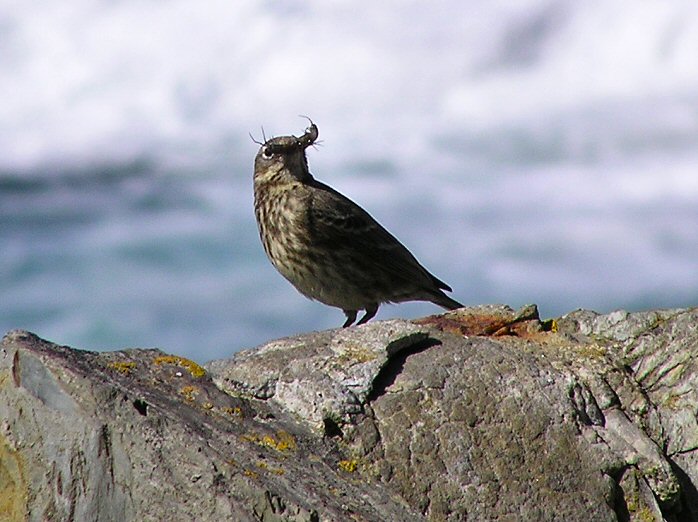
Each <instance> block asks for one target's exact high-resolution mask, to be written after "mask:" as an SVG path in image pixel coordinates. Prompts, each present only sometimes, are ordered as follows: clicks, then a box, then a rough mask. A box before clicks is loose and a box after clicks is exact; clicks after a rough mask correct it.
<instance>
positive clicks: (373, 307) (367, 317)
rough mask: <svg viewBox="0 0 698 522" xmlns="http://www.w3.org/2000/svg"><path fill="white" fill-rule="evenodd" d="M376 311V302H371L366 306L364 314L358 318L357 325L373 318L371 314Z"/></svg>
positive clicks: (374, 313)
mask: <svg viewBox="0 0 698 522" xmlns="http://www.w3.org/2000/svg"><path fill="white" fill-rule="evenodd" d="M376 312H378V305H377V304H372V305H369V306H367V307H366V314H365V315H364V316H363V317H362V318H361V319H360V320H359V322H358V323H356V324H357V325H359V324H364V323H367V322H369V321H370V320H371V319H373V316H374V315H376Z"/></svg>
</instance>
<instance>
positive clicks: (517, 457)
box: [0, 306, 698, 522]
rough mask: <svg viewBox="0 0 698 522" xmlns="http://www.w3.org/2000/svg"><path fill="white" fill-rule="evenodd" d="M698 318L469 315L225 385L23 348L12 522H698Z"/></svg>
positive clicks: (1, 410)
mask: <svg viewBox="0 0 698 522" xmlns="http://www.w3.org/2000/svg"><path fill="white" fill-rule="evenodd" d="M696 352H698V309H686V310H663V311H651V312H642V313H632V314H629V313H626V312H614V313H612V314H607V315H599V314H596V313H594V312H589V311H581V310H580V311H576V312H572V313H570V314H568V315H566V316H564V317H561V318H558V319H556V320H550V321H540V320H539V318H538V314H537V310H536V309H535V307H534V306H529V307H524V308H523V309H521V310H519V311H517V312H515V311H513V310H511V309H509V308H507V307H503V306H483V307H475V308H466V309H461V310H456V311H453V312H449V313H446V314H443V315H438V316H431V317H427V318H424V319H421V320H418V321H411V322H410V321H397V320H395V321H383V322H374V323H369V324H367V325H363V326H360V327H354V328H349V329H343V330H342V329H338V330H329V331H325V332H317V333H312V334H309V335H305V336H299V337H295V338H288V339H281V340H278V341H274V342H272V343H269V344H267V345H265V346H262V347H259V348H256V349H252V350H248V351H244V352H239V353H237V354H235V355H234V356H233V357H232V358H230V359H227V360H222V361H214V362H211V363H209V364H208V365H206V366H205V369H206V371H204V369H203V368H201V367H200V366H198V365H196V364H195V363H193V362H191V361H188V360H186V359H183V358H180V357H176V356H170V355H166V354H164V353H162V352H159V351H157V350H125V351H120V352H109V353H95V352H87V351H80V350H73V349H70V348H67V347H61V346H57V345H54V344H51V343H48V342H46V341H43V340H41V339H39V338H38V337H36V336H34V335H33V334H30V333H27V332H21V331H15V332H11V333H10V334H8V335H7V336H6V337H5V338H4V340H3V344H2V347H1V348H0V519H2V520H3V521H4V520H5V519H7V520H25V518H26V519H28V520H37V521H38V520H100V521H101V520H105V521H108V520H114V521H117V520H118V521H123V520H170V521H178V520H183V521H184V520H187V521H188V520H240V521H246V520H265V521H281V520H293V521H301V520H308V521H313V520H318V521H320V520H337V521H344V520H367V521H380V520H389V521H401V520H405V521H411V520H415V521H418V520H433V521H442V520H443V521H456V520H474V521H481V520H505V521H507V520H511V521H516V520H543V521H545V520H550V521H553V520H565V521H589V520H593V521H597V520H599V521H604V520H608V521H615V520H620V521H627V520H632V521H643V522H644V521H649V520H667V521H682V520H698V491H697V490H696V484H698V423H697V422H696V412H697V411H698V396H697V395H696V394H697V393H698V391H697V386H696V384H698V383H697V382H696V380H698V371H696V370H697V369H696V366H695V365H696V363H695V362H694V361H695V359H696V355H697V353H696Z"/></svg>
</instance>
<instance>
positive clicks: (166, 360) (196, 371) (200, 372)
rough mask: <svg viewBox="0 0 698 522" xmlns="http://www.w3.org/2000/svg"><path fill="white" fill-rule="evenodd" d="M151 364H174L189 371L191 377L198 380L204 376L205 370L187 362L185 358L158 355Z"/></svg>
mask: <svg viewBox="0 0 698 522" xmlns="http://www.w3.org/2000/svg"><path fill="white" fill-rule="evenodd" d="M153 364H157V365H160V364H176V365H177V366H181V367H182V368H185V369H187V370H188V371H189V373H190V374H191V376H192V377H195V378H197V379H198V378H199V377H203V376H204V375H206V370H204V369H203V368H202V367H201V366H199V365H198V364H196V363H195V362H194V361H192V360H189V359H187V358H185V357H180V356H179V355H159V356H157V357H156V358H155V359H153Z"/></svg>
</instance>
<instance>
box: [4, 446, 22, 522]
mask: <svg viewBox="0 0 698 522" xmlns="http://www.w3.org/2000/svg"><path fill="white" fill-rule="evenodd" d="M27 498H28V494H27V483H26V481H25V480H24V466H23V463H22V459H21V456H20V454H19V452H18V451H15V450H13V449H12V448H11V447H10V445H9V444H8V443H7V441H6V439H5V438H4V437H2V436H0V519H2V520H6V521H7V522H20V521H23V520H25V519H26V516H27Z"/></svg>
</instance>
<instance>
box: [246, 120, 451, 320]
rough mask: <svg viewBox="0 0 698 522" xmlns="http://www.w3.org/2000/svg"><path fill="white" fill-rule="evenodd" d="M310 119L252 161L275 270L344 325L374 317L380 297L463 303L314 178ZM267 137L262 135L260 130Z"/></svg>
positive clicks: (267, 143) (266, 144)
mask: <svg viewBox="0 0 698 522" xmlns="http://www.w3.org/2000/svg"><path fill="white" fill-rule="evenodd" d="M308 121H309V122H310V125H309V126H308V127H307V128H306V129H305V131H304V133H303V135H302V136H300V137H296V136H277V137H272V138H270V139H268V140H267V139H266V137H264V138H263V140H264V141H257V140H254V138H252V139H253V140H254V141H255V142H256V143H257V144H258V145H260V148H259V151H258V152H257V155H256V156H255V160H254V210H255V217H256V219H257V227H258V231H259V236H260V239H261V240H262V245H263V247H264V251H265V252H266V255H267V257H268V258H269V260H270V261H271V263H272V265H273V266H274V267H275V268H276V269H277V270H278V272H279V273H280V274H281V275H282V276H283V277H284V278H286V279H287V280H288V281H289V282H290V283H291V284H292V285H293V286H294V287H295V288H296V289H297V290H298V291H299V292H300V293H301V294H303V295H304V296H306V297H308V298H310V299H313V300H316V301H319V302H321V303H324V304H325V305H328V306H332V307H337V308H340V309H341V310H342V311H343V312H344V315H345V316H346V321H345V322H344V324H343V325H342V326H343V327H344V328H346V327H348V326H351V325H352V324H353V323H354V321H356V317H357V314H358V313H359V311H364V314H363V316H362V317H361V318H360V320H359V321H358V322H357V323H356V324H357V325H360V324H364V323H366V322H368V321H369V320H370V319H372V318H373V317H374V316H375V315H376V312H377V311H378V307H379V306H380V305H381V304H383V303H401V302H405V301H430V302H432V303H434V304H436V305H439V306H441V307H443V308H445V309H447V310H455V309H457V308H461V307H462V306H463V305H462V304H461V303H459V302H458V301H456V300H455V299H452V298H451V297H449V296H448V295H446V294H445V293H444V290H447V291H449V292H451V291H452V289H451V287H449V286H448V285H447V284H446V283H444V282H443V281H441V280H440V279H438V278H437V277H436V276H434V275H432V274H431V273H430V272H429V271H428V270H427V269H426V268H424V267H423V266H422V265H421V264H420V263H419V261H417V259H416V258H415V257H414V256H413V255H412V254H411V253H410V251H409V250H408V249H407V248H406V247H405V246H403V244H402V243H400V241H398V240H397V239H396V238H395V237H394V236H393V235H392V234H391V233H390V232H388V231H387V230H386V229H385V228H383V226H381V225H380V224H379V223H378V222H377V221H376V220H375V219H374V218H373V217H371V215H370V214H369V213H368V212H366V211H365V210H364V209H363V208H361V207H360V206H359V205H357V204H356V203H354V202H353V201H352V200H350V199H349V198H347V197H346V196H344V195H342V194H341V193H339V192H338V191H336V190H335V189H333V188H332V187H330V186H328V185H325V184H324V183H322V182H320V181H318V180H316V179H315V178H314V177H313V175H312V174H311V173H310V170H309V168H308V160H307V157H306V149H307V148H308V147H310V146H311V145H314V144H316V143H317V138H318V135H319V130H318V127H317V125H315V123H313V122H312V120H310V118H308ZM263 135H264V134H263ZM251 137H252V136H251Z"/></svg>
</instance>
